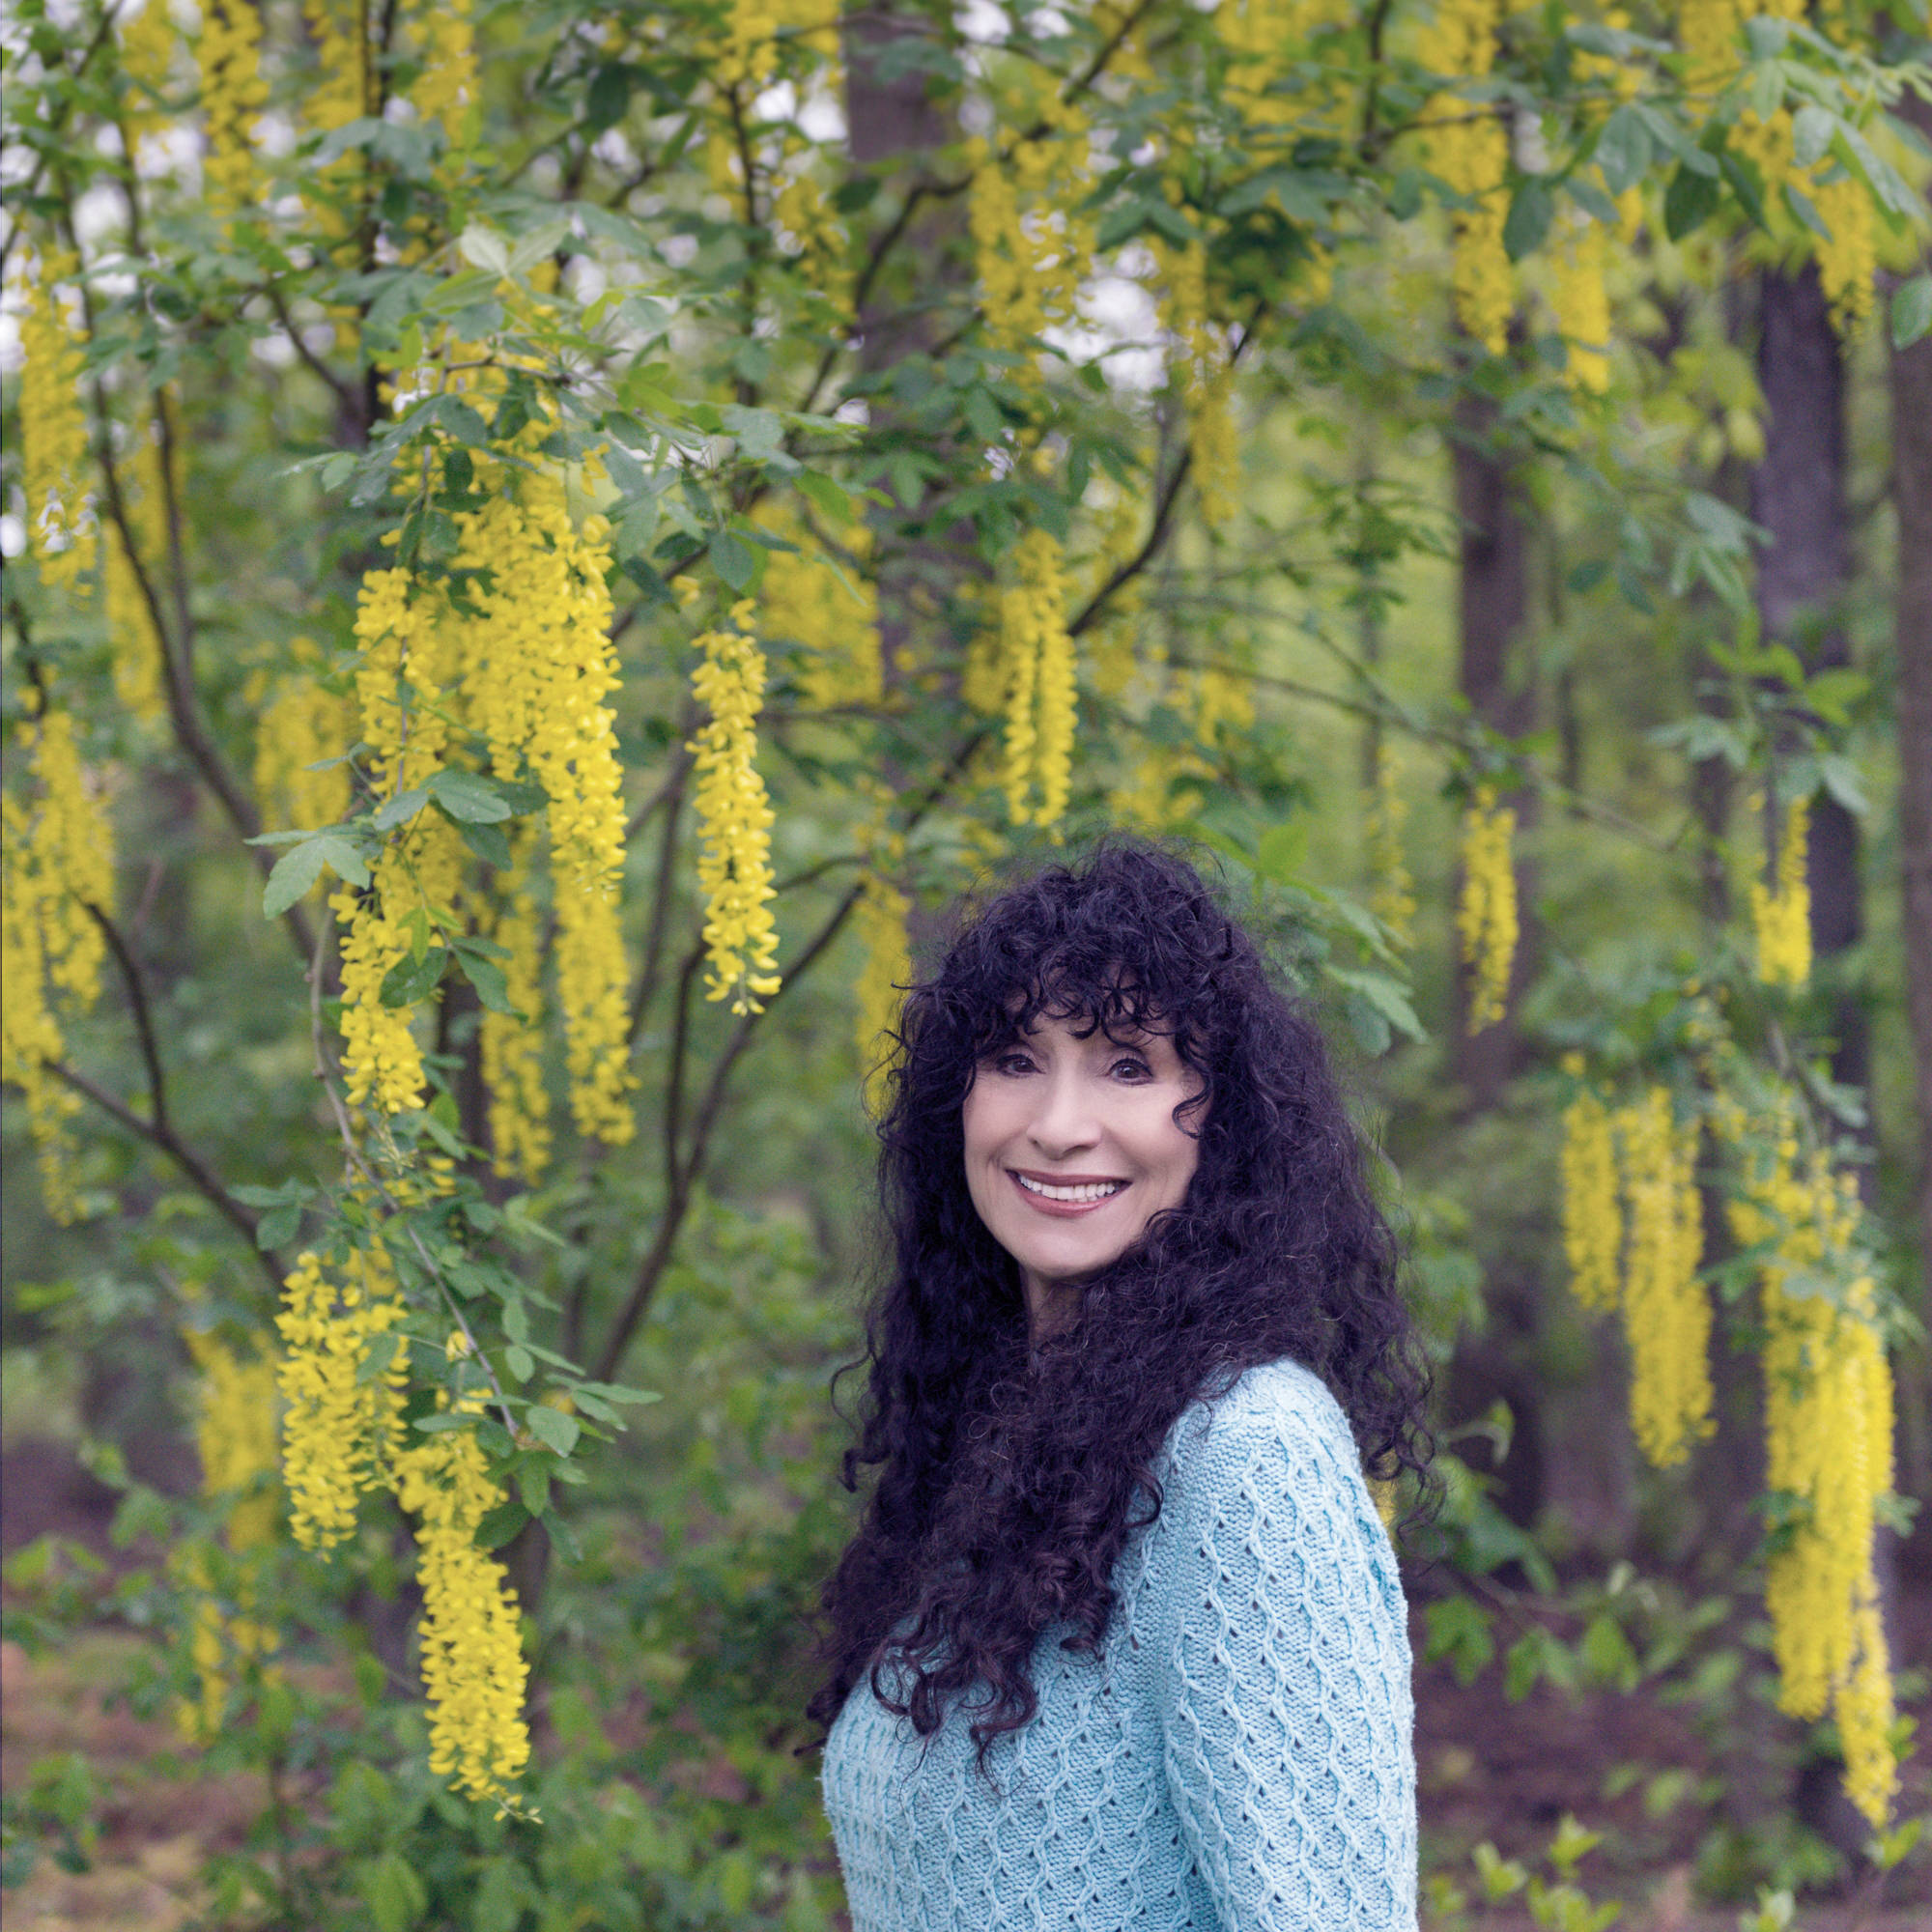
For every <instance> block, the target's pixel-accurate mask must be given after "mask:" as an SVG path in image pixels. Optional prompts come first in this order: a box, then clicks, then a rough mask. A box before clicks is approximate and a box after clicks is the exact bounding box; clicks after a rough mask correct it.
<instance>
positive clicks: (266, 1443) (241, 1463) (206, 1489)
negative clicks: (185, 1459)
mask: <svg viewBox="0 0 1932 1932" xmlns="http://www.w3.org/2000/svg"><path fill="white" fill-rule="evenodd" d="M183 1339H184V1340H185V1342H186V1344H187V1351H188V1354H189V1356H190V1357H191V1358H192V1360H193V1362H194V1365H195V1367H196V1368H197V1369H199V1370H200V1371H201V1386H200V1389H199V1391H198V1394H197V1400H196V1405H195V1417H194V1444H195V1448H196V1450H197V1451H198V1452H199V1454H200V1457H201V1488H202V1493H203V1494H204V1495H208V1496H216V1497H221V1496H226V1497H233V1498H234V1499H235V1504H234V1508H233V1509H232V1510H230V1512H229V1516H228V1530H227V1536H228V1547H229V1548H230V1549H234V1550H243V1549H254V1548H259V1547H260V1546H261V1545H263V1544H265V1543H268V1542H270V1541H271V1540H272V1538H273V1537H274V1534H275V1520H276V1517H277V1515H278V1514H279V1511H278V1508H277V1504H276V1497H275V1494H274V1492H273V1491H272V1489H270V1487H269V1486H268V1483H267V1480H266V1479H267V1478H268V1477H270V1475H272V1474H273V1473H274V1469H275V1364H274V1362H273V1361H272V1360H270V1358H269V1357H268V1356H266V1355H264V1354H262V1353H260V1352H259V1350H254V1349H250V1350H248V1352H247V1353H246V1354H242V1355H238V1354H237V1353H236V1352H235V1351H234V1350H232V1349H230V1348H229V1347H228V1345H227V1344H226V1343H225V1342H223V1341H222V1340H221V1338H220V1337H219V1336H218V1335H213V1334H206V1333H202V1332H200V1331H198V1330H196V1329H193V1328H189V1329H186V1330H185V1331H184V1334H183Z"/></svg>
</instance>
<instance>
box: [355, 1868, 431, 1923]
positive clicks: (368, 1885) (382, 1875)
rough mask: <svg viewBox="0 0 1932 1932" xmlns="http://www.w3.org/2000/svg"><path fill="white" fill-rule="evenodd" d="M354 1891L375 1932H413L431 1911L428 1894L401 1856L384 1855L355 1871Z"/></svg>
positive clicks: (412, 1869)
mask: <svg viewBox="0 0 1932 1932" xmlns="http://www.w3.org/2000/svg"><path fill="white" fill-rule="evenodd" d="M355 1889H356V1891H357V1892H358V1893H359V1894H360V1895H361V1899H362V1902H363V1904H364V1905H366V1906H367V1907H368V1908H369V1918H370V1921H371V1923H372V1924H373V1925H374V1926H375V1928H376V1932H410V1927H411V1926H412V1925H413V1924H414V1923H415V1922H416V1920H417V1919H419V1918H421V1917H422V1916H423V1914H424V1913H425V1912H427V1911H428V1910H429V1891H428V1889H427V1888H426V1887H425V1886H424V1884H423V1882H422V1880H421V1879H420V1878H419V1877H418V1876H417V1875H416V1868H415V1867H414V1866H413V1865H412V1864H411V1862H410V1861H409V1860H408V1859H406V1858H404V1856H403V1855H402V1853H401V1852H384V1853H382V1854H380V1855H379V1856H378V1857H376V1858H373V1859H364V1860H363V1861H361V1863H360V1864H359V1865H358V1866H357V1867H356V1872H355Z"/></svg>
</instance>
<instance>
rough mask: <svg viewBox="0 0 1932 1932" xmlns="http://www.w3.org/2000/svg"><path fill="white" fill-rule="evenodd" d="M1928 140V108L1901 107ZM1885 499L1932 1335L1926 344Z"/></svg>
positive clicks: (1912, 1382) (1921, 346)
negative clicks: (1893, 543)
mask: <svg viewBox="0 0 1932 1932" xmlns="http://www.w3.org/2000/svg"><path fill="white" fill-rule="evenodd" d="M1900 111H1901V112H1904V113H1906V114H1907V115H1908V116H1909V118H1911V119H1912V120H1913V121H1914V122H1916V124H1917V125H1918V128H1919V131H1920V132H1921V133H1923V134H1924V135H1926V137H1927V138H1928V139H1932V102H1928V101H1924V100H1920V99H1918V97H1917V96H1916V95H1908V96H1906V97H1905V99H1904V100H1903V101H1901V103H1900ZM1891 424H1892V450H1891V496H1892V502H1893V504H1894V506H1895V508H1896V510H1897V514H1898V610H1897V637H1898V673H1897V675H1898V685H1897V704H1898V843H1899V866H1900V870H1901V874H1902V877H1901V879H1900V886H1901V889H1902V895H1903V904H1902V907H1901V912H1900V921H1899V923H1900V926H1901V928H1902V931H1901V937H1902V938H1903V940H1904V944H1905V983H1906V1001H1907V1015H1908V1018H1909V1021H1910V1024H1911V1028H1912V1046H1913V1057H1914V1060H1915V1063H1916V1079H1915V1082H1914V1093H1915V1096H1916V1098H1917V1102H1918V1254H1919V1294H1920V1297H1921V1299H1920V1307H1919V1313H1920V1318H1921V1320H1922V1321H1924V1322H1925V1325H1926V1329H1927V1331H1928V1332H1932V336H1921V337H1920V338H1919V340H1918V341H1917V342H1915V343H1914V344H1912V346H1911V347H1910V348H1908V349H1900V350H1895V351H1894V352H1893V353H1892V357H1891ZM1906 1359H1907V1360H1908V1361H1916V1366H1917V1370H1918V1373H1917V1374H1908V1375H1905V1376H1903V1377H1902V1378H1901V1382H1900V1394H1901V1396H1902V1397H1903V1402H1902V1404H1901V1409H1902V1414H1901V1420H1902V1421H1903V1423H1904V1424H1905V1436H1906V1440H1905V1445H1904V1447H1905V1455H1904V1457H1903V1459H1902V1461H1903V1463H1904V1467H1903V1469H1902V1471H1901V1475H1902V1487H1907V1488H1909V1489H1910V1490H1911V1491H1912V1492H1915V1493H1916V1494H1918V1495H1919V1496H1921V1497H1923V1496H1927V1495H1928V1494H1932V1412H1928V1403H1927V1397H1926V1387H1927V1383H1928V1381H1932V1377H1928V1376H1927V1374H1926V1369H1927V1367H1928V1363H1927V1359H1926V1353H1925V1345H1924V1344H1923V1343H1920V1344H1918V1346H1917V1347H1915V1348H1913V1349H1911V1350H1908V1351H1907V1355H1906Z"/></svg>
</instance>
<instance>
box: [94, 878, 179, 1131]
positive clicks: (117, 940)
mask: <svg viewBox="0 0 1932 1932" xmlns="http://www.w3.org/2000/svg"><path fill="white" fill-rule="evenodd" d="M80 903H81V907H82V909H83V910H84V911H85V912H86V913H87V914H88V916H89V917H90V918H91V919H92V920H93V921H94V923H95V924H96V925H98V926H99V928H100V936H101V937H102V938H103V939H104V940H106V942H107V950H108V951H109V952H111V953H113V955H114V963H115V965H116V966H118V967H119V968H120V969H121V982H122V984H123V985H125V986H126V987H127V988H128V1005H129V1006H130V1007H132V1008H133V1009H134V1031H135V1033H136V1034H138V1035H139V1036H140V1040H141V1059H142V1061H143V1063H144V1064H145V1065H146V1066H147V1069H148V1113H149V1115H150V1117H151V1118H152V1119H153V1121H154V1123H155V1125H156V1127H158V1128H159V1129H160V1130H161V1132H162V1133H166V1132H167V1131H168V1089H167V1082H166V1080H165V1079H164V1077H163V1076H162V1073H161V1055H160V1049H159V1048H158V1047H157V1046H156V1044H155V1021H154V1015H153V1013H152V1012H151V1011H150V1009H149V1006H148V988H147V984H146V982H145V981H144V980H142V978H141V969H140V966H139V965H138V964H137V963H136V961H135V958H134V955H133V953H132V952H129V951H128V942H127V941H126V940H125V939H123V938H122V936H121V934H120V931H119V929H118V928H117V927H116V925H115V923H114V922H113V921H112V920H111V919H109V918H108V917H107V915H106V914H105V913H104V912H102V911H101V910H100V908H99V906H98V905H96V904H94V903H93V901H92V900H90V899H82V900H81V902H80Z"/></svg>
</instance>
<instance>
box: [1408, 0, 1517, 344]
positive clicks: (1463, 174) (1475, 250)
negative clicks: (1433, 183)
mask: <svg viewBox="0 0 1932 1932" xmlns="http://www.w3.org/2000/svg"><path fill="white" fill-rule="evenodd" d="M1501 15H1502V8H1501V0H1437V5H1436V10H1435V19H1434V20H1432V21H1431V22H1430V23H1429V24H1428V25H1427V26H1426V27H1424V28H1423V30H1422V32H1421V34H1420V35H1419V36H1418V37H1417V44H1416V52H1417V55H1418V57H1419V58H1420V59H1421V61H1422V63H1423V65H1424V66H1425V67H1428V68H1430V69H1432V70H1433V71H1435V72H1436V73H1439V74H1444V75H1447V76H1449V77H1451V78H1453V79H1459V80H1480V79H1481V78H1482V77H1483V76H1484V75H1486V74H1487V73H1488V72H1489V71H1490V70H1491V69H1492V67H1493V66H1494V64H1495V57H1496V28H1497V25H1498V24H1499V22H1500V19H1501ZM1423 121H1424V123H1425V124H1426V126H1427V128H1428V133H1429V146H1430V154H1431V156H1432V161H1433V165H1434V167H1435V172H1436V173H1437V174H1438V175H1440V176H1441V178H1442V179H1443V180H1444V181H1445V182H1447V183H1448V184H1449V185H1450V186H1451V187H1452V188H1454V189H1455V190H1456V191H1457V193H1458V194H1461V195H1463V196H1464V197H1466V199H1467V201H1468V204H1469V205H1468V206H1467V207H1464V208H1459V209H1457V210H1456V211H1455V223H1454V225H1455V231H1456V260H1455V271H1454V273H1455V287H1456V313H1457V316H1458V318H1459V319H1460V320H1461V322H1462V324H1463V327H1464V328H1466V329H1467V330H1468V331H1469V333H1470V334H1471V335H1473V336H1474V337H1475V338H1476V340H1477V341H1478V342H1480V343H1482V344H1483V346H1484V347H1485V348H1486V349H1488V350H1489V352H1490V354H1491V355H1501V354H1502V353H1503V350H1504V348H1505V347H1506V345H1507V342H1508V330H1509V319H1510V311H1511V310H1512V309H1513V308H1514V307H1515V306H1516V283H1515V270H1514V269H1513V268H1512V266H1511V264H1510V259H1509V252H1508V250H1507V249H1505V248H1504V246H1503V222H1504V219H1505V217H1506V216H1507V214H1508V212H1509V211H1508V208H1507V206H1506V200H1505V197H1504V194H1503V180H1504V176H1505V175H1506V173H1507V172H1508V168H1509V135H1508V133H1507V131H1506V130H1505V128H1504V126H1503V122H1502V119H1501V116H1500V113H1499V112H1498V110H1497V109H1496V107H1495V106H1494V105H1493V104H1492V103H1488V102H1485V103H1477V102H1475V101H1471V100H1469V99H1466V98H1465V97H1463V95H1460V94H1452V93H1443V94H1438V95H1436V96H1435V99H1433V100H1431V101H1430V103H1429V105H1428V107H1427V108H1426V109H1425V110H1424V113H1423Z"/></svg>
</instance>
